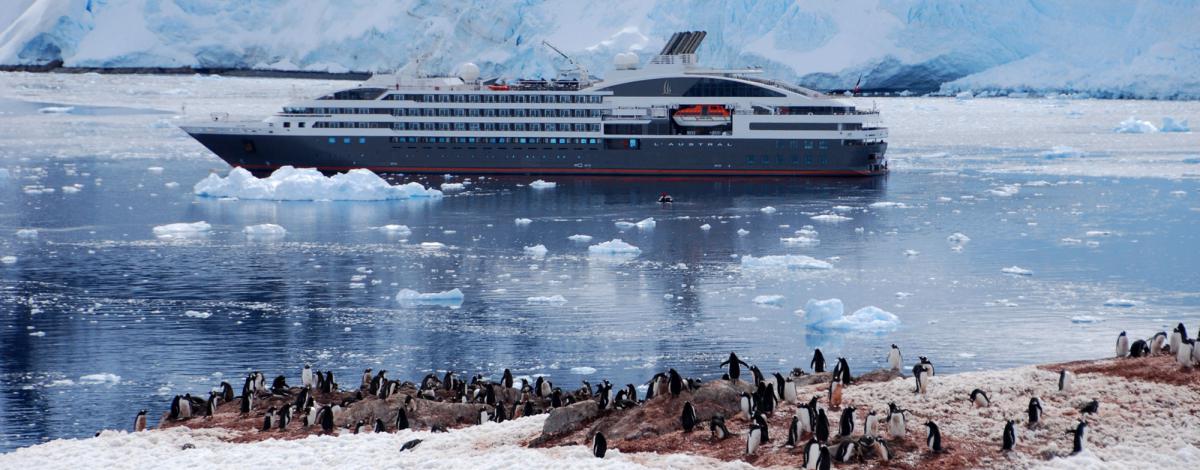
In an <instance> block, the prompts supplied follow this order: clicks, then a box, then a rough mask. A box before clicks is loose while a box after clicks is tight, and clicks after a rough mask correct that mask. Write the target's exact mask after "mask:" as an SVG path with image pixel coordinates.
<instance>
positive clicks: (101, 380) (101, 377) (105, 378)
mask: <svg viewBox="0 0 1200 470" xmlns="http://www.w3.org/2000/svg"><path fill="white" fill-rule="evenodd" d="M119 382H121V376H119V375H117V374H110V373H107V372H102V373H99V374H88V375H85V376H82V377H80V378H79V383H81V384H115V383H119Z"/></svg>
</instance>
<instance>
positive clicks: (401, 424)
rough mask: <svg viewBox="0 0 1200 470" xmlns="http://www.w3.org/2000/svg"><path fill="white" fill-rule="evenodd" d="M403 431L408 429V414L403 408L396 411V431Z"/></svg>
mask: <svg viewBox="0 0 1200 470" xmlns="http://www.w3.org/2000/svg"><path fill="white" fill-rule="evenodd" d="M404 429H408V412H407V411H405V410H404V407H400V408H398V409H397V410H396V430H397V431H400V430H404Z"/></svg>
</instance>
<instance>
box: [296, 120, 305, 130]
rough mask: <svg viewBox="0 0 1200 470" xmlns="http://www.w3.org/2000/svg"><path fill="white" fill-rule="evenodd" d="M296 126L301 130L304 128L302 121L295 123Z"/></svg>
mask: <svg viewBox="0 0 1200 470" xmlns="http://www.w3.org/2000/svg"><path fill="white" fill-rule="evenodd" d="M296 125H298V126H299V127H300V128H301V129H303V128H304V121H300V122H298V123H296Z"/></svg>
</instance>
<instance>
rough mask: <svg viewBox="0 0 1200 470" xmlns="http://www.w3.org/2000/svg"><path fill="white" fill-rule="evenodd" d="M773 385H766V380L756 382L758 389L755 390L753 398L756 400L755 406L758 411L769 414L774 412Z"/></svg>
mask: <svg viewBox="0 0 1200 470" xmlns="http://www.w3.org/2000/svg"><path fill="white" fill-rule="evenodd" d="M774 389H775V387H773V386H771V385H767V383H766V382H759V383H758V390H757V391H756V392H755V394H754V396H755V399H756V400H758V405H757V408H758V410H759V411H761V412H763V413H766V414H771V413H774V412H775V392H774V391H773V390H774Z"/></svg>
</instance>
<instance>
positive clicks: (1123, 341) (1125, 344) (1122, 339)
mask: <svg viewBox="0 0 1200 470" xmlns="http://www.w3.org/2000/svg"><path fill="white" fill-rule="evenodd" d="M1128 355H1129V337H1128V336H1125V332H1124V331H1122V332H1121V334H1119V335H1117V357H1125V356H1128Z"/></svg>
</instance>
